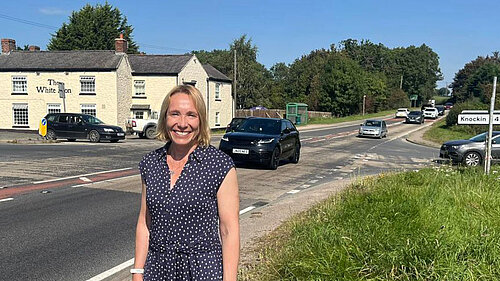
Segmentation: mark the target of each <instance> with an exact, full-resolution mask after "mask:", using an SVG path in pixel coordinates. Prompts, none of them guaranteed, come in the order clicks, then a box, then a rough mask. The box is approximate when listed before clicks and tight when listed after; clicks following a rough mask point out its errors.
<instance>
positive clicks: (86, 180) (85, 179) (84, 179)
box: [78, 177, 92, 182]
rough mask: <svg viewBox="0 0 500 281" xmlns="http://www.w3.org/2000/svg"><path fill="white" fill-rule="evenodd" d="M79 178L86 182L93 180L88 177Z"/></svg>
mask: <svg viewBox="0 0 500 281" xmlns="http://www.w3.org/2000/svg"><path fill="white" fill-rule="evenodd" d="M78 179H80V180H82V181H85V182H92V180H91V179H89V178H86V177H79V178H78Z"/></svg>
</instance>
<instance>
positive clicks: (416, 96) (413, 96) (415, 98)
mask: <svg viewBox="0 0 500 281" xmlns="http://www.w3.org/2000/svg"><path fill="white" fill-rule="evenodd" d="M417 99H418V95H410V100H417Z"/></svg>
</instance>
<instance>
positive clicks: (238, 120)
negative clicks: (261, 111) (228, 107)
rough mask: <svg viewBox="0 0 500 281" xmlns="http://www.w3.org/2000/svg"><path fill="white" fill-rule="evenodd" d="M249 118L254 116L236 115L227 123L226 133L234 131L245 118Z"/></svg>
mask: <svg viewBox="0 0 500 281" xmlns="http://www.w3.org/2000/svg"><path fill="white" fill-rule="evenodd" d="M248 118H252V117H234V118H233V119H232V120H231V122H230V123H229V124H227V127H226V133H229V132H232V131H234V129H236V128H237V127H238V126H239V125H241V123H243V122H244V121H245V120H247V119H248Z"/></svg>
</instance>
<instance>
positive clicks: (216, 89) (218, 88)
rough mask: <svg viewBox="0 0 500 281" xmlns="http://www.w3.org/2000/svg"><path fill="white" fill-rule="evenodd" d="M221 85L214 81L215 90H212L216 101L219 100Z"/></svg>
mask: <svg viewBox="0 0 500 281" xmlns="http://www.w3.org/2000/svg"><path fill="white" fill-rule="evenodd" d="M221 86H222V83H215V91H214V98H215V100H216V101H220V100H221V98H220V88H221Z"/></svg>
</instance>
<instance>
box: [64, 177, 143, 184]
mask: <svg viewBox="0 0 500 281" xmlns="http://www.w3.org/2000/svg"><path fill="white" fill-rule="evenodd" d="M138 176H140V175H130V176H124V177H119V178H112V179H109V180H102V181H97V182H92V181H91V182H90V183H82V184H76V185H73V186H71V187H86V186H90V185H94V184H98V183H103V182H115V181H119V180H123V179H127V178H133V177H138Z"/></svg>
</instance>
